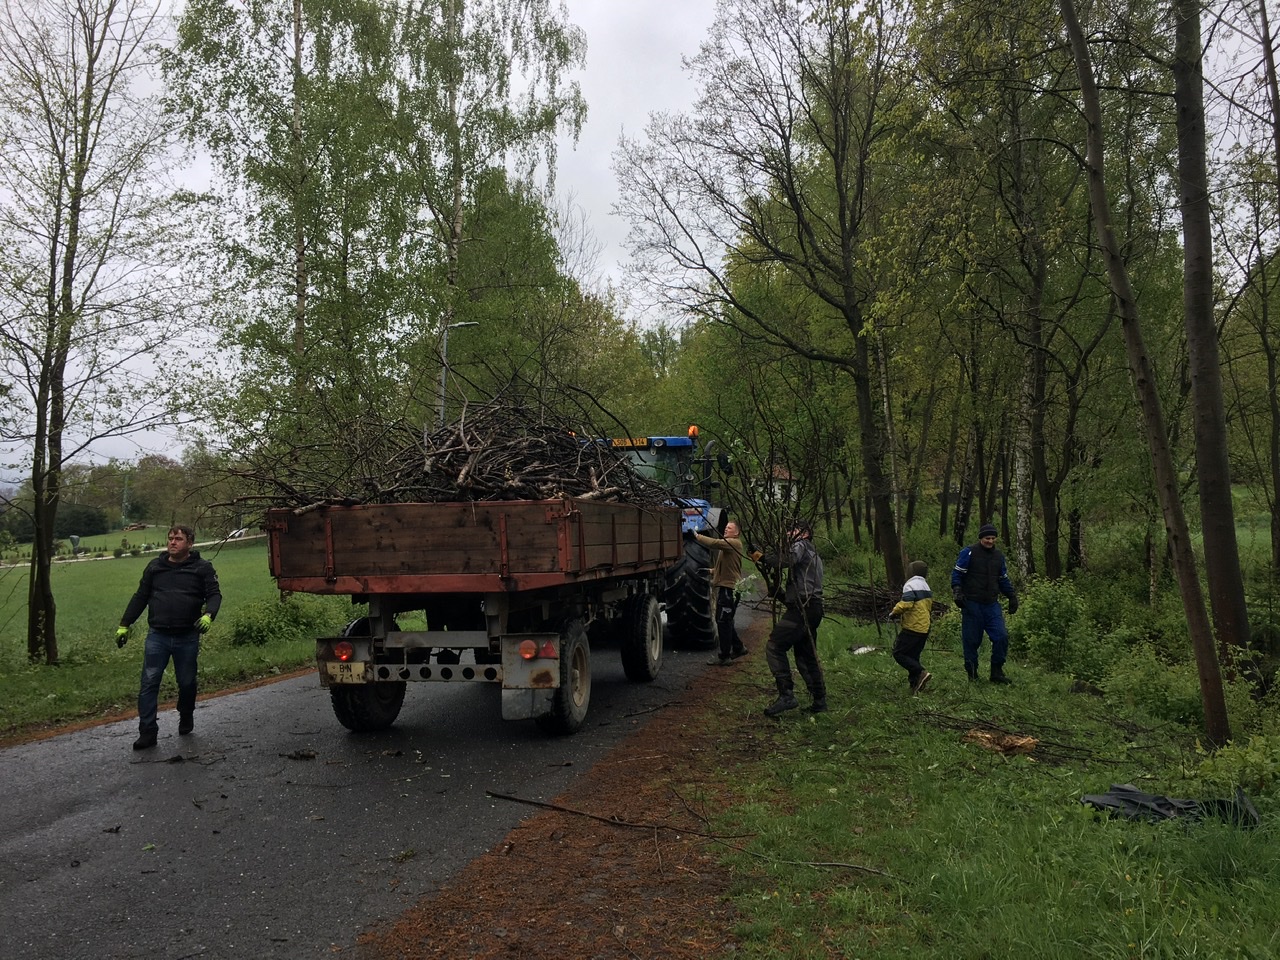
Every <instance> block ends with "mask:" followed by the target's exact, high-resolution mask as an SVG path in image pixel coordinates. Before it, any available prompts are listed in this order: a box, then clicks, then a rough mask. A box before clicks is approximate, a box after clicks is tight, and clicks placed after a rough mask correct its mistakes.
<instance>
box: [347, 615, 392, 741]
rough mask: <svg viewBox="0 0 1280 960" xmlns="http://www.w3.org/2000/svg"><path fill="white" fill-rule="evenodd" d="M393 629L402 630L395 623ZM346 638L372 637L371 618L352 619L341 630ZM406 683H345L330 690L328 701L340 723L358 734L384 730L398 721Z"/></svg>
mask: <svg viewBox="0 0 1280 960" xmlns="http://www.w3.org/2000/svg"><path fill="white" fill-rule="evenodd" d="M392 629H393V630H398V629H399V627H398V626H396V625H395V624H394V622H393V623H392ZM342 635H343V636H344V637H367V636H369V618H368V617H359V618H357V619H355V620H352V621H351V622H350V623H348V624H347V625H346V627H345V628H344V629H343V631H342ZM405 686H406V684H405V682H404V681H403V680H400V681H395V682H391V683H346V684H339V685H337V686H333V687H330V688H329V700H330V702H331V703H332V704H333V714H334V716H336V717H337V718H338V722H339V723H340V724H342V725H343V726H344V727H346V728H347V729H348V730H351V731H353V732H355V733H369V732H371V731H374V730H385V729H387V727H389V726H391V724H393V723H395V722H396V717H398V716H400V708H401V707H402V706H403V705H404V692H405Z"/></svg>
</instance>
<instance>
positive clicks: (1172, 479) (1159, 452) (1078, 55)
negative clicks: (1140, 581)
mask: <svg viewBox="0 0 1280 960" xmlns="http://www.w3.org/2000/svg"><path fill="white" fill-rule="evenodd" d="M1058 4H1059V9H1060V10H1061V11H1062V19H1063V25H1064V27H1065V29H1066V33H1067V39H1068V41H1069V42H1070V45H1071V50H1072V52H1073V54H1074V56H1075V61H1076V73H1077V75H1078V77H1079V80H1080V101H1081V107H1082V109H1083V112H1084V118H1085V122H1086V137H1087V142H1086V157H1087V161H1086V162H1087V170H1086V173H1087V174H1088V178H1089V199H1090V206H1091V213H1092V217H1093V222H1094V227H1095V229H1096V231H1097V234H1098V243H1099V245H1100V247H1101V248H1102V251H1103V256H1104V259H1105V261H1106V267H1107V277H1108V279H1109V281H1110V284H1111V292H1112V296H1114V297H1115V299H1116V305H1117V308H1118V311H1119V315H1120V326H1121V330H1122V331H1123V333H1124V344H1125V356H1126V359H1127V360H1128V363H1129V371H1130V374H1131V375H1132V377H1133V382H1134V390H1135V393H1136V394H1137V399H1138V406H1139V407H1140V408H1141V410H1142V418H1143V424H1144V427H1145V432H1146V439H1147V444H1148V447H1149V450H1150V454H1151V460H1152V466H1153V467H1154V470H1155V479H1156V495H1157V497H1158V498H1159V500H1160V508H1161V512H1162V513H1163V515H1164V522H1165V529H1166V531H1167V533H1168V538H1169V547H1170V550H1171V555H1172V559H1173V565H1174V572H1175V575H1176V576H1177V580H1178V592H1179V594H1180V596H1181V597H1182V608H1183V612H1184V613H1185V615H1186V618H1187V627H1188V630H1189V632H1190V634H1191V644H1192V646H1193V648H1194V650H1195V659H1196V668H1197V672H1198V673H1199V677H1200V697H1201V701H1202V703H1203V707H1204V719H1205V735H1206V736H1207V738H1208V739H1209V741H1210V743H1212V744H1213V745H1214V746H1215V747H1220V746H1223V745H1225V744H1226V743H1227V742H1228V741H1229V740H1230V739H1231V726H1230V723H1229V721H1228V718H1227V705H1226V699H1225V697H1224V695H1223V689H1222V674H1221V671H1220V669H1219V666H1218V660H1217V656H1216V654H1215V651H1214V643H1213V630H1212V628H1211V627H1210V625H1209V617H1208V613H1207V611H1206V610H1205V604H1204V595H1203V594H1202V593H1201V590H1200V577H1199V575H1198V573H1197V571H1196V559H1195V552H1194V551H1193V549H1192V546H1191V535H1190V531H1189V530H1188V528H1187V521H1186V517H1185V515H1184V514H1183V511H1182V501H1181V499H1180V497H1179V485H1178V473H1177V469H1176V468H1175V466H1174V462H1173V455H1172V453H1171V451H1170V449H1169V442H1168V432H1167V430H1166V427H1165V422H1164V411H1163V409H1162V407H1161V403H1160V394H1159V392H1158V390H1157V388H1156V383H1155V380H1154V374H1153V371H1152V369H1151V362H1150V358H1149V356H1148V354H1147V348H1146V343H1145V342H1144V340H1143V336H1142V328H1141V325H1140V323H1139V316H1138V303H1137V299H1136V298H1135V296H1134V293H1133V289H1132V287H1131V285H1130V283H1129V274H1128V269H1127V268H1126V266H1125V262H1124V257H1123V253H1122V251H1121V249H1120V242H1119V240H1118V239H1117V237H1116V233H1115V228H1114V225H1113V223H1112V219H1111V205H1110V203H1109V201H1108V200H1107V191H1106V179H1105V167H1104V164H1103V144H1102V107H1101V104H1100V101H1099V98H1098V89H1097V86H1096V84H1095V82H1094V78H1093V63H1092V60H1091V58H1090V55H1089V48H1088V45H1087V43H1086V42H1085V38H1084V33H1083V31H1082V30H1081V29H1080V21H1079V19H1078V18H1077V16H1076V10H1075V5H1074V3H1073V2H1072V0H1058Z"/></svg>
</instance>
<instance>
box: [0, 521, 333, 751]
mask: <svg viewBox="0 0 1280 960" xmlns="http://www.w3.org/2000/svg"><path fill="white" fill-rule="evenodd" d="M201 552H202V554H203V555H204V556H206V557H207V558H209V559H210V560H212V561H213V563H214V566H215V567H216V569H217V571H218V579H219V582H220V584H221V587H222V595H223V603H222V609H221V611H220V612H219V615H218V619H217V621H216V622H215V623H214V626H213V630H211V631H210V632H209V634H208V635H207V636H206V637H205V639H204V640H203V641H202V643H201V650H200V674H199V676H200V688H201V690H202V691H204V692H206V693H208V692H213V691H215V690H219V689H223V688H226V687H229V686H234V685H236V684H239V683H243V682H245V681H252V680H257V679H261V678H263V677H270V676H274V675H279V674H280V673H286V672H289V671H291V670H293V669H295V668H297V667H301V666H305V665H307V664H309V663H311V662H312V661H313V659H314V657H315V644H314V642H313V640H314V637H315V636H318V635H320V634H323V633H326V632H329V631H330V630H337V629H338V628H339V627H340V626H341V625H342V623H344V622H345V620H346V619H349V618H350V617H351V616H353V613H352V607H351V605H350V603H349V602H347V601H345V600H343V599H341V598H318V597H297V598H294V599H293V600H292V601H291V602H290V603H289V604H287V605H283V606H282V605H281V604H280V602H279V593H278V591H277V590H276V586H275V582H274V581H273V580H272V578H271V577H270V575H269V574H268V572H267V556H266V546H265V543H264V542H263V541H261V540H259V541H257V542H252V541H250V542H245V543H231V544H228V545H226V546H224V547H223V548H222V549H208V550H202V551H201ZM153 555H154V554H153ZM149 559H150V556H146V555H144V556H139V557H133V556H124V557H120V558H118V559H105V560H82V561H76V562H72V563H59V564H55V565H54V568H53V575H54V596H55V597H56V598H57V603H58V624H57V636H58V646H59V654H60V658H59V659H60V665H59V666H57V667H48V666H44V665H42V664H38V665H32V664H30V663H28V662H27V655H26V649H27V648H26V627H27V623H26V609H27V606H26V603H27V571H26V568H24V567H7V568H3V569H0V690H3V697H0V738H7V737H13V736H15V735H20V734H23V733H26V732H31V731H33V730H38V729H40V728H44V727H49V726H54V725H57V724H64V723H72V722H78V721H85V720H92V719H95V718H98V717H103V716H113V715H115V714H118V713H121V712H126V711H129V710H132V709H133V707H134V705H135V704H136V702H137V696H138V678H139V674H140V672H141V669H142V646H143V640H144V639H145V637H146V614H143V616H142V618H141V619H140V620H139V621H138V623H136V624H135V625H134V630H133V635H132V637H131V638H130V641H129V643H128V645H127V646H126V647H125V648H124V649H123V650H120V649H117V648H116V644H115V628H116V627H117V626H118V625H119V623H120V615H121V614H122V613H123V612H124V608H125V605H126V604H127V603H128V601H129V598H130V597H131V596H132V595H133V592H134V590H135V589H137V586H138V579H139V577H141V575H142V568H143V567H144V566H145V565H146V563H147V562H148V560H149ZM264 625H266V628H264ZM160 696H161V698H162V700H167V699H172V698H174V697H176V696H177V690H176V688H175V687H174V684H173V673H172V670H170V671H167V672H166V674H165V679H164V683H163V685H162V686H161V690H160Z"/></svg>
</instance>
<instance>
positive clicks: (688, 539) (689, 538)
mask: <svg viewBox="0 0 1280 960" xmlns="http://www.w3.org/2000/svg"><path fill="white" fill-rule="evenodd" d="M693 540H694V537H693V531H692V530H686V531H685V532H684V542H685V543H693Z"/></svg>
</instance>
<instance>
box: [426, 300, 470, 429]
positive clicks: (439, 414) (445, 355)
mask: <svg viewBox="0 0 1280 960" xmlns="http://www.w3.org/2000/svg"><path fill="white" fill-rule="evenodd" d="M478 326H480V324H479V322H478V321H476V320H459V321H458V322H457V323H450V324H447V325H446V326H445V328H444V330H442V331H441V333H440V395H439V396H438V397H437V398H436V429H437V430H440V429H442V428H443V427H444V392H445V387H446V382H447V379H448V376H449V331H450V330H457V329H458V328H459V327H478Z"/></svg>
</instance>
